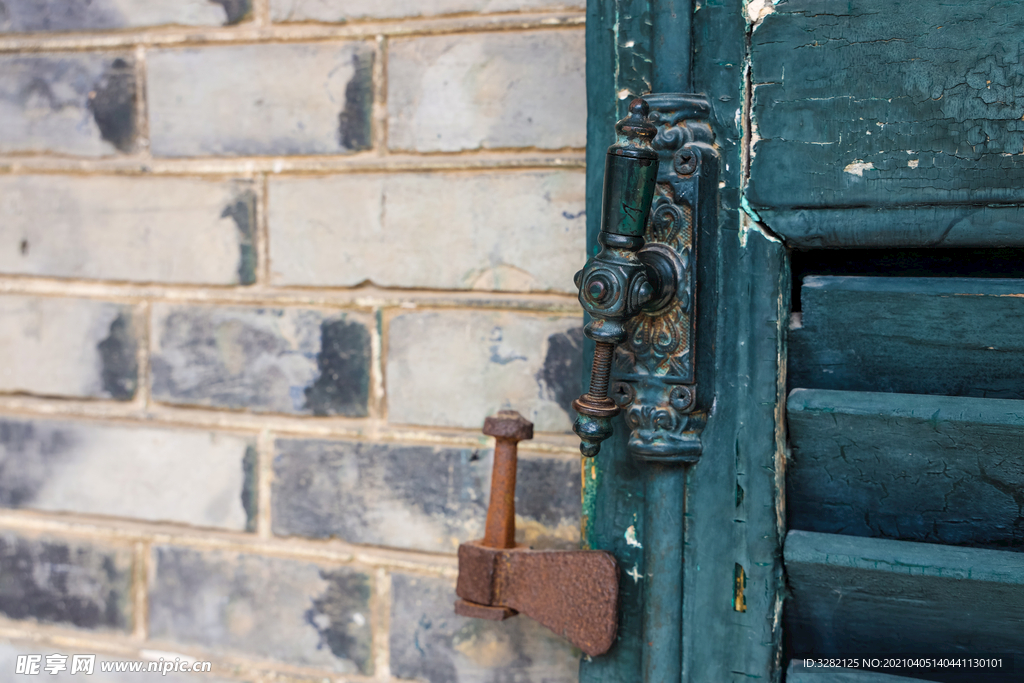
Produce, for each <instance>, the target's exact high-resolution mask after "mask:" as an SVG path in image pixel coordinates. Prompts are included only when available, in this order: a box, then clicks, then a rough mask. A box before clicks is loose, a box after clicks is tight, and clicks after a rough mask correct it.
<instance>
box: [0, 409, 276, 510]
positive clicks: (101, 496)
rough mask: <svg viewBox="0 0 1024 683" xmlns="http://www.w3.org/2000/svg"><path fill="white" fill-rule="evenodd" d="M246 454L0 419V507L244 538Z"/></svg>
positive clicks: (236, 442)
mask: <svg viewBox="0 0 1024 683" xmlns="http://www.w3.org/2000/svg"><path fill="white" fill-rule="evenodd" d="M255 458H256V455H255V449H254V447H253V443H252V441H251V440H249V439H246V438H243V437H239V436H234V435H229V434H219V433H215V432H192V431H183V430H172V429H148V428H146V429H139V428H132V427H120V426H114V425H97V424H93V423H87V422H63V421H52V420H15V419H10V418H5V419H0V505H2V506H3V507H8V508H28V509H34V510H53V511H60V512H76V513H83V514H97V515H111V516H116V517H132V518H136V519H146V520H153V521H171V522H179V523H182V524H193V525H196V526H207V527H223V528H228V529H237V530H244V529H246V528H247V526H248V527H250V528H251V527H252V526H253V524H254V523H255V513H256V510H255V498H254V497H255V483H254V482H255V470H254V467H255Z"/></svg>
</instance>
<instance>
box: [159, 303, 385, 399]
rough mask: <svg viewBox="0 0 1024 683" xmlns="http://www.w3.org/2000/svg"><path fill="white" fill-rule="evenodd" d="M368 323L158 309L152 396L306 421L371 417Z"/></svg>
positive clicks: (284, 312)
mask: <svg viewBox="0 0 1024 683" xmlns="http://www.w3.org/2000/svg"><path fill="white" fill-rule="evenodd" d="M367 322H368V321H367V320H364V319H362V318H361V317H360V316H356V315H352V314H346V313H325V312H322V311H315V310H308V309H275V308H241V307H212V306H174V305H166V304H157V305H155V306H154V307H153V330H154V332H153V338H154V349H153V353H152V371H153V382H152V385H153V397H154V398H155V399H156V400H158V401H163V402H166V403H177V404H182V405H204V406H216V407H220V408H247V409H249V410H254V411H258V412H278V413H292V414H305V415H345V416H348V417H361V416H365V415H366V414H367V401H368V397H369V386H370V332H369V330H368V329H367Z"/></svg>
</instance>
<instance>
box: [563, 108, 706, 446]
mask: <svg viewBox="0 0 1024 683" xmlns="http://www.w3.org/2000/svg"><path fill="white" fill-rule="evenodd" d="M709 112H710V106H709V104H708V102H707V100H706V99H705V98H704V97H702V96H699V95H678V94H665V95H650V96H648V97H647V98H646V99H643V98H636V99H635V100H633V101H632V102H631V103H630V105H629V115H628V116H627V117H626V118H624V119H622V120H621V121H619V122H618V123H617V124H616V126H615V127H616V133H617V140H616V142H615V144H613V145H612V146H611V147H609V148H608V154H607V157H606V164H605V180H604V199H603V203H602V216H601V233H600V235H599V237H598V241H599V242H600V244H601V251H600V252H599V253H598V254H597V255H595V256H593V257H592V258H591V259H590V260H588V261H587V264H586V265H585V266H584V268H583V270H581V271H579V272H578V273H577V274H576V278H575V280H576V286H577V288H578V289H579V300H580V304H582V306H583V308H584V310H585V311H586V312H587V313H589V314H590V316H591V318H592V320H591V321H590V323H588V324H587V326H586V327H585V328H584V332H585V334H586V335H587V336H588V337H589V338H590V339H592V340H594V342H595V343H596V346H595V350H594V362H593V368H592V371H591V381H590V389H589V391H588V392H587V393H586V394H584V395H583V396H581V397H580V398H579V399H577V400H576V401H574V402H573V407H574V408H575V409H576V412H577V413H578V418H577V420H576V422H575V424H574V425H573V430H574V431H575V432H576V434H578V435H579V437H580V438H581V440H582V443H581V444H580V451H581V452H582V453H583V455H586V456H593V455H596V454H597V453H598V451H599V450H600V448H601V442H602V441H604V440H605V439H607V438H608V437H609V436H611V434H612V424H611V419H612V418H613V417H614V416H615V415H617V414H618V413H619V412H620V411H621V410H622V409H623V408H625V409H626V423H627V425H628V426H629V428H630V438H629V450H630V452H631V453H633V455H634V456H636V457H638V458H640V459H643V460H652V461H663V462H693V461H694V460H696V459H697V458H698V457H699V455H700V450H701V446H700V431H701V429H703V426H704V423H705V421H706V414H707V412H708V411H709V410H710V408H711V398H710V394H711V391H710V390H711V377H712V375H713V372H714V362H713V358H712V356H711V351H712V344H713V332H714V325H713V321H712V320H711V319H712V318H713V316H714V302H713V298H714V286H713V285H714V278H715V261H716V259H715V258H714V255H713V254H708V253H702V252H706V251H707V250H708V249H710V248H714V246H715V240H714V231H715V230H717V189H718V188H717V179H718V152H717V150H716V149H715V148H714V146H713V145H712V142H713V135H712V132H711V127H710V126H709V125H708V123H707V118H708V115H709ZM698 268H699V270H700V274H701V280H702V281H703V282H704V283H706V285H705V286H704V287H703V288H701V289H700V290H698V288H697V286H696V283H697V273H698ZM698 310H699V311H700V312H701V316H702V330H704V332H703V335H704V336H703V338H700V339H698V334H697V332H698V330H697V327H696V324H695V323H696V319H697V312H698ZM705 322H706V323H708V324H704V323H705ZM699 384H703V385H704V386H705V387H706V391H704V392H698V391H697V388H698V385H699ZM609 389H611V397H609Z"/></svg>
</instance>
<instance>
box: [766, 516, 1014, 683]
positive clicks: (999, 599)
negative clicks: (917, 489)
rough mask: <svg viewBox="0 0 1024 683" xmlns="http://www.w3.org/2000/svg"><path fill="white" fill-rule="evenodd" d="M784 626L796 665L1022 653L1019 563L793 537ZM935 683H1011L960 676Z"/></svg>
mask: <svg viewBox="0 0 1024 683" xmlns="http://www.w3.org/2000/svg"><path fill="white" fill-rule="evenodd" d="M784 554H785V559H786V570H787V574H788V579H789V592H790V598H789V600H788V601H787V603H786V622H785V627H786V629H787V631H788V633H789V637H790V639H791V641H790V649H791V652H792V654H793V656H794V657H797V658H799V657H804V656H813V655H816V654H819V655H829V654H831V655H836V654H843V655H847V656H849V655H856V654H863V655H867V654H870V655H872V656H877V657H884V656H886V655H892V656H910V655H911V654H913V655H916V656H929V655H932V656H945V657H951V656H956V655H958V654H964V655H966V654H968V653H970V654H972V655H978V656H983V655H987V654H995V655H996V656H999V655H1001V656H1004V657H1006V656H1009V655H1014V654H1015V655H1016V656H1017V657H1018V658H1019V657H1020V656H1021V654H1022V653H1024V642H1022V639H1021V621H1022V618H1021V614H1022V613H1024V590H1022V589H1024V554H1021V553H1014V552H1005V551H997V550H982V549H978V548H956V547H951V546H940V545H930V544H925V543H911V542H908V541H893V540H889V539H877V538H857V537H854V536H836V535H832V534H819V533H812V532H806V531H791V532H789V534H788V535H787V537H786V545H785V550H784ZM929 677H931V678H934V680H936V681H941V682H943V683H953V682H957V683H959V682H960V681H964V682H966V681H975V682H976V681H979V680H984V681H985V682H986V683H1003V682H1004V681H1005V682H1006V683H1009V682H1010V681H1019V680H1020V674H1019V673H1004V674H1000V673H997V672H987V673H986V674H985V675H984V677H983V678H982V677H980V676H979V674H978V672H977V671H971V670H968V669H958V670H951V671H946V672H943V673H929Z"/></svg>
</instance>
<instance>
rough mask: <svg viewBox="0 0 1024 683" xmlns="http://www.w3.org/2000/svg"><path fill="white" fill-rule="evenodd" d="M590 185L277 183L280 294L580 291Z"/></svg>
mask: <svg viewBox="0 0 1024 683" xmlns="http://www.w3.org/2000/svg"><path fill="white" fill-rule="evenodd" d="M583 182H584V174H583V173H582V172H577V171H529V172H512V173H509V172H505V173H495V172H490V173H434V174H415V173H399V174H394V175H385V174H368V175H337V176H327V177H318V178H273V179H272V180H271V183H270V215H269V219H270V262H271V264H272V267H273V279H274V282H275V283H279V284H289V285H303V286H309V285H314V286H321V287H323V286H327V287H333V286H343V287H352V286H356V285H358V284H360V283H361V282H363V281H365V280H370V281H372V282H373V283H375V284H378V285H382V286H391V287H433V288H438V289H485V290H506V291H535V290H541V291H561V292H575V289H574V287H573V282H572V276H573V273H575V272H576V270H578V269H579V268H580V267H581V266H582V264H583V262H584V260H585V254H584V249H585V242H586V217H585V216H584V211H583V206H584V187H583Z"/></svg>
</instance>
